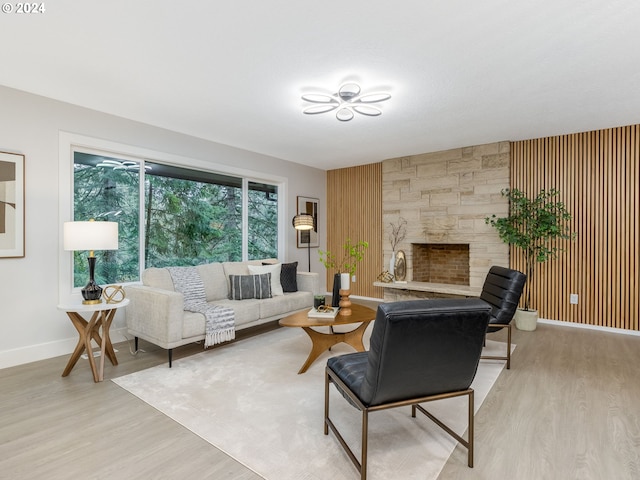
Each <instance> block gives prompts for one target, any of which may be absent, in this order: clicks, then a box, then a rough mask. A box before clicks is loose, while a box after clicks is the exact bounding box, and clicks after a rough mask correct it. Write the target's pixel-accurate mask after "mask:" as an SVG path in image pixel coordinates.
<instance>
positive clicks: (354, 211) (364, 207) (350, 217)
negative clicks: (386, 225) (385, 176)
mask: <svg viewBox="0 0 640 480" xmlns="http://www.w3.org/2000/svg"><path fill="white" fill-rule="evenodd" d="M382 233H383V225H382V164H381V163H374V164H370V165H361V166H357V167H351V168H342V169H337V170H329V171H328V172H327V250H329V251H330V252H341V251H342V246H343V245H344V242H345V241H346V240H347V239H348V238H349V239H351V240H352V242H358V241H366V242H368V243H369V248H368V249H367V251H366V252H365V258H364V260H363V261H362V262H361V263H360V264H359V265H358V270H357V272H356V282H355V283H353V284H352V285H351V294H352V295H358V296H362V297H370V298H383V291H382V288H379V287H374V286H373V282H375V281H376V278H377V276H378V275H379V274H380V272H381V271H382V270H383V268H382V258H383V251H382ZM334 273H335V272H329V271H328V272H327V288H329V289H330V288H331V285H332V284H333V274H334Z"/></svg>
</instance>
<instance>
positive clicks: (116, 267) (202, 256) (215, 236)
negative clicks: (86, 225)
mask: <svg viewBox="0 0 640 480" xmlns="http://www.w3.org/2000/svg"><path fill="white" fill-rule="evenodd" d="M73 162H74V174H73V184H74V188H73V205H74V214H73V217H74V220H89V219H90V218H94V219H96V220H109V221H116V222H118V224H119V249H118V250H115V251H103V252H95V255H96V257H98V261H97V265H96V272H95V279H96V282H97V283H98V284H109V283H125V282H132V281H137V280H139V275H140V273H139V272H140V269H141V268H147V267H166V266H185V265H200V264H202V263H208V262H223V261H240V260H242V259H243V258H247V259H259V258H277V257H278V246H279V242H278V230H279V223H278V217H279V209H278V185H276V184H269V183H264V182H257V181H253V180H249V179H246V178H242V177H238V176H232V175H226V174H222V173H217V172H210V171H205V170H195V169H190V168H185V167H181V166H180V167H178V166H175V165H167V164H164V163H160V162H157V161H144V160H143V159H140V158H133V157H126V156H119V155H112V154H106V155H101V154H99V153H97V152H88V151H84V150H82V149H79V148H78V149H75V151H74V153H73ZM243 205H246V208H244V209H243ZM140 222H142V223H143V224H142V225H141V224H140ZM245 225H246V226H245ZM142 232H144V237H143V238H140V235H141V234H142ZM244 242H246V253H243V252H244V251H245V248H243V243H244ZM85 257H86V253H85V252H74V287H79V286H83V285H84V283H86V279H87V278H88V272H87V268H88V267H87V261H86V258H85ZM141 259H143V260H142V261H141Z"/></svg>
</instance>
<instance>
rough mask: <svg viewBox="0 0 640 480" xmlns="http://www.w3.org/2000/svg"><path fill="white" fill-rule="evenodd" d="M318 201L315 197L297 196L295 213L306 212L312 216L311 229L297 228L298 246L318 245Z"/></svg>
mask: <svg viewBox="0 0 640 480" xmlns="http://www.w3.org/2000/svg"><path fill="white" fill-rule="evenodd" d="M318 202H319V200H318V199H317V198H309V197H298V211H297V214H298V215H300V214H301V213H307V214H309V215H312V216H313V230H298V248H309V247H318V246H320V243H319V240H318Z"/></svg>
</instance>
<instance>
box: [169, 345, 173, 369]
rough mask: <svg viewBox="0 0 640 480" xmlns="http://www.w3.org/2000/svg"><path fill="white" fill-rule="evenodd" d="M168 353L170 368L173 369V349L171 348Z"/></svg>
mask: <svg viewBox="0 0 640 480" xmlns="http://www.w3.org/2000/svg"><path fill="white" fill-rule="evenodd" d="M168 352H169V368H171V359H172V358H173V348H170V349H169V350H168Z"/></svg>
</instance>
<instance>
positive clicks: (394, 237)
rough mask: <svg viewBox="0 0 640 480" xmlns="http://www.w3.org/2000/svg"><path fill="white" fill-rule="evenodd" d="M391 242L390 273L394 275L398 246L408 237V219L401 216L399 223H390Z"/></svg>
mask: <svg viewBox="0 0 640 480" xmlns="http://www.w3.org/2000/svg"><path fill="white" fill-rule="evenodd" d="M389 227H390V228H391V230H390V231H389V242H390V243H391V258H390V259H389V273H390V274H391V275H394V273H395V265H396V248H397V246H398V245H399V244H400V242H402V241H403V240H404V239H405V238H406V237H407V221H406V220H405V219H404V218H402V217H400V218H399V219H398V223H397V224H396V223H393V222H391V223H390V224H389Z"/></svg>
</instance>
